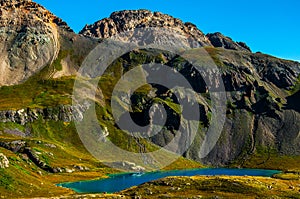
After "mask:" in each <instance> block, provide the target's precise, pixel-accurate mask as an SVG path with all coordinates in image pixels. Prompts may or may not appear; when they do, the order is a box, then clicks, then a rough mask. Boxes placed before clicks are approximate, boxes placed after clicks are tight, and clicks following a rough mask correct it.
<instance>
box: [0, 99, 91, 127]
mask: <svg viewBox="0 0 300 199" xmlns="http://www.w3.org/2000/svg"><path fill="white" fill-rule="evenodd" d="M89 106H90V105H89V103H85V104H82V105H80V104H76V105H60V106H58V107H49V108H44V109H30V108H27V109H21V110H16V111H14V110H7V111H0V121H1V122H14V123H17V124H21V125H25V124H27V123H31V122H33V121H35V120H38V119H44V120H53V121H63V122H71V121H81V120H82V118H83V114H84V112H85V111H86V110H87V109H88V108H89Z"/></svg>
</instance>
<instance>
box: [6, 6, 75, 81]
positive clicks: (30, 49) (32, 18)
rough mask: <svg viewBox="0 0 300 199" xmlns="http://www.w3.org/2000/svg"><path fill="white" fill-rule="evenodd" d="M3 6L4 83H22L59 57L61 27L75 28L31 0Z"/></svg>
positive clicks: (66, 28) (68, 29)
mask: <svg viewBox="0 0 300 199" xmlns="http://www.w3.org/2000/svg"><path fill="white" fill-rule="evenodd" d="M0 6H1V7H0V41H1V42H0V56H1V57H0V60H1V61H0V74H1V75H0V85H14V84H19V83H20V82H23V81H24V80H26V79H28V78H29V77H30V76H32V75H33V74H34V73H36V72H38V71H39V70H41V69H42V68H43V67H45V66H46V65H48V64H51V63H52V62H53V61H54V60H55V59H56V57H57V54H58V52H59V49H60V45H59V41H58V38H59V29H64V30H66V31H71V29H70V28H69V27H68V26H67V25H66V24H65V23H64V22H62V20H61V19H59V18H57V17H56V16H54V15H52V14H51V13H50V12H49V11H47V10H46V9H45V8H43V7H42V6H40V5H38V4H36V3H33V2H31V1H29V0H21V1H17V0H2V1H1V2H0Z"/></svg>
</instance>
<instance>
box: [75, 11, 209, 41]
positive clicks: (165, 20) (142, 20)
mask: <svg viewBox="0 0 300 199" xmlns="http://www.w3.org/2000/svg"><path fill="white" fill-rule="evenodd" d="M147 27H162V28H173V29H175V30H177V31H179V32H180V33H183V34H185V35H187V36H188V37H192V38H194V39H196V40H197V41H198V42H199V43H200V45H202V46H209V45H211V44H210V41H209V40H208V39H207V38H206V37H205V34H204V33H203V32H201V31H200V30H199V29H198V28H197V27H196V26H195V25H193V24H192V23H183V22H182V21H181V20H180V19H177V18H174V17H172V16H170V15H166V14H162V13H160V12H151V11H149V10H123V11H118V12H113V13H112V14H111V15H110V17H109V18H105V19H102V20H100V21H97V22H96V23H94V24H92V25H86V26H85V27H84V29H83V30H81V31H80V34H82V35H85V36H89V37H97V38H108V37H110V36H112V35H115V34H117V33H121V32H124V31H129V30H133V29H135V28H147Z"/></svg>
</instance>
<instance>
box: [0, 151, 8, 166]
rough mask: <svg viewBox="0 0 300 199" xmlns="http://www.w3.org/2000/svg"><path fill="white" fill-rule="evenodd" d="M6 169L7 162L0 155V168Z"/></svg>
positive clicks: (1, 154) (4, 157)
mask: <svg viewBox="0 0 300 199" xmlns="http://www.w3.org/2000/svg"><path fill="white" fill-rule="evenodd" d="M8 167H9V160H8V159H7V157H6V156H5V155H4V154H3V153H0V168H1V169H5V168H8Z"/></svg>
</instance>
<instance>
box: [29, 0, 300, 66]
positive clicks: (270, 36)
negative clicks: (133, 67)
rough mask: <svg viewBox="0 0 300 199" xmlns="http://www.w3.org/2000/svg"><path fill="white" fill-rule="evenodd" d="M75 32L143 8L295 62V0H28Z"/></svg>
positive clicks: (299, 43) (299, 19)
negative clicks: (115, 12) (65, 23)
mask: <svg viewBox="0 0 300 199" xmlns="http://www.w3.org/2000/svg"><path fill="white" fill-rule="evenodd" d="M33 1H35V2H37V3H40V4H41V5H43V6H44V7H46V8H47V9H49V10H50V11H51V12H53V13H54V14H55V15H57V16H58V17H60V18H62V19H63V20H64V21H66V22H67V23H68V24H69V26H70V27H71V28H72V29H73V30H74V31H75V32H78V31H80V30H81V29H82V28H83V27H84V25H85V24H92V23H94V22H95V21H97V20H100V19H102V18H105V17H108V16H109V15H110V13H112V12H114V11H118V10H127V9H149V10H152V11H160V12H163V13H166V14H170V15H172V16H174V17H176V18H180V19H182V20H183V21H185V22H187V21H189V22H192V23H194V24H196V25H197V27H198V28H199V29H200V30H202V31H203V32H204V33H211V32H222V33H223V34H225V35H227V36H230V37H231V38H232V39H233V40H235V41H244V42H246V43H247V44H248V45H249V46H250V47H251V49H252V50H253V51H254V52H256V51H261V52H263V53H267V54H271V55H274V56H277V57H280V58H285V59H293V60H298V61H300V1H298V0H285V1H284V0H252V1H241V0H214V1H202V0H197V1H196V0H126V1H125V0H115V1H112V0H81V1H74V0H33Z"/></svg>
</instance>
